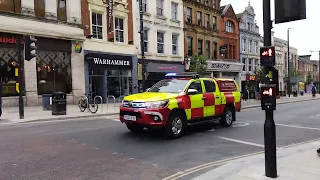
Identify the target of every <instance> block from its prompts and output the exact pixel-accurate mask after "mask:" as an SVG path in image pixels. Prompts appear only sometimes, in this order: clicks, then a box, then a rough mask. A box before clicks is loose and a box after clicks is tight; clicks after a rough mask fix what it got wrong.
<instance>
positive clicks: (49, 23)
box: [0, 0, 85, 106]
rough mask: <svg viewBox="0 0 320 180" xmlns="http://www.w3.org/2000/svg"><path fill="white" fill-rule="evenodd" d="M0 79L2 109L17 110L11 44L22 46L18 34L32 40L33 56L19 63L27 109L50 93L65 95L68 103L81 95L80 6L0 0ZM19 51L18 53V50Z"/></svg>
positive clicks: (70, 0) (64, 0)
mask: <svg viewBox="0 0 320 180" xmlns="http://www.w3.org/2000/svg"><path fill="white" fill-rule="evenodd" d="M0 18H1V21H0V68H1V70H0V77H1V78H0V80H1V83H2V86H3V89H2V91H3V92H2V93H3V96H4V97H3V99H2V103H3V106H17V105H18V93H17V92H16V90H15V89H16V88H15V86H16V85H15V83H17V77H15V73H14V72H15V68H17V62H18V56H17V53H18V51H17V48H16V45H15V44H16V43H17V42H20V43H21V45H23V43H24V41H23V40H22V38H23V35H32V36H35V37H36V38H37V40H38V42H37V47H38V49H37V58H36V59H33V60H31V61H24V70H25V71H24V84H23V87H24V92H25V93H24V98H25V103H26V105H28V106H34V105H39V104H41V95H43V94H51V93H52V92H55V91H61V92H65V93H67V100H68V103H73V102H75V99H77V98H78V97H80V96H81V94H82V93H83V89H84V86H83V84H81V83H79V82H77V81H75V79H78V77H79V76H80V77H81V76H83V64H81V61H82V59H83V52H82V51H81V49H80V48H81V47H82V46H83V44H82V42H83V41H84V40H85V38H84V36H83V29H82V25H81V21H82V20H81V2H80V1H78V0H58V1H52V0H29V1H25V0H15V1H1V6H0ZM21 50H22V51H23V49H21Z"/></svg>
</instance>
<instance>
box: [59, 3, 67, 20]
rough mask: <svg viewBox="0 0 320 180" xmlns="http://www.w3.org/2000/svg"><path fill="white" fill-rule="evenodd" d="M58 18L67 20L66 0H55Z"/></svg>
mask: <svg viewBox="0 0 320 180" xmlns="http://www.w3.org/2000/svg"><path fill="white" fill-rule="evenodd" d="M57 3H58V4H57V8H58V10H57V11H58V13H57V14H58V20H60V21H67V0H57Z"/></svg>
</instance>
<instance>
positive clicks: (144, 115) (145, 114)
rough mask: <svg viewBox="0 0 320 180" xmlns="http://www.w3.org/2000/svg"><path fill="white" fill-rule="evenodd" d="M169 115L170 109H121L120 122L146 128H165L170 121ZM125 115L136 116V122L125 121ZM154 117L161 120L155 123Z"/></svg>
mask: <svg viewBox="0 0 320 180" xmlns="http://www.w3.org/2000/svg"><path fill="white" fill-rule="evenodd" d="M169 114H170V110H169V109H168V108H161V109H145V108H127V107H122V106H121V107H120V121H121V122H122V123H136V124H141V125H143V126H146V127H164V126H165V125H166V123H167V121H168V117H169ZM125 115H129V116H134V117H135V118H136V120H135V121H134V120H125V119H124V116H125ZM154 116H157V117H158V119H159V120H157V121H155V120H154Z"/></svg>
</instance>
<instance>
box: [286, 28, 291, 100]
mask: <svg viewBox="0 0 320 180" xmlns="http://www.w3.org/2000/svg"><path fill="white" fill-rule="evenodd" d="M290 29H292V28H288V29H287V41H288V43H287V48H288V53H287V56H288V57H287V61H288V63H287V64H288V80H287V94H288V96H289V97H290V94H291V81H290V76H291V74H290V45H289V40H290V33H289V32H290Z"/></svg>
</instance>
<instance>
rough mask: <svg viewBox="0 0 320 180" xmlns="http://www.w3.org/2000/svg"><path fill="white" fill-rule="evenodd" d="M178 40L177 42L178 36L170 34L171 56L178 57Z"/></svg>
mask: <svg viewBox="0 0 320 180" xmlns="http://www.w3.org/2000/svg"><path fill="white" fill-rule="evenodd" d="M178 40H179V35H178V34H172V54H173V55H178Z"/></svg>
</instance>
